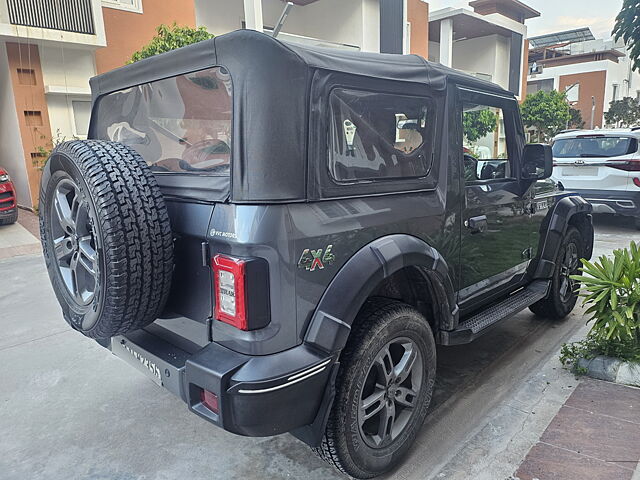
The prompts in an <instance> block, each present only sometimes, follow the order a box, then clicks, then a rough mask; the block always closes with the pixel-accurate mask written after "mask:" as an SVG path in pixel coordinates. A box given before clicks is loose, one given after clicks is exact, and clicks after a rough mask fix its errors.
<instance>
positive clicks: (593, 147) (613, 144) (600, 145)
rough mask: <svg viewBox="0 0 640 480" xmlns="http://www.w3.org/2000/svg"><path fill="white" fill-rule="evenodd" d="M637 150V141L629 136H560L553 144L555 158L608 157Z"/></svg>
mask: <svg viewBox="0 0 640 480" xmlns="http://www.w3.org/2000/svg"><path fill="white" fill-rule="evenodd" d="M637 151H638V141H637V140H636V139H635V138H629V137H605V136H602V137H580V138H562V139H560V140H556V142H555V143H554V144H553V156H554V157H556V158H577V157H581V158H609V157H620V156H622V155H629V154H630V153H635V152H637Z"/></svg>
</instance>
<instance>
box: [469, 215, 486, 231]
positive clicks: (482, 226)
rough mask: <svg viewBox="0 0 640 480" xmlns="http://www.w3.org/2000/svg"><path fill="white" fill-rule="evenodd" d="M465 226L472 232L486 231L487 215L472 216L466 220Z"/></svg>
mask: <svg viewBox="0 0 640 480" xmlns="http://www.w3.org/2000/svg"><path fill="white" fill-rule="evenodd" d="M464 226H465V227H467V228H468V229H469V231H470V232H471V233H484V232H486V231H487V216H486V215H481V216H479V217H472V218H470V219H469V220H467V221H466V222H464Z"/></svg>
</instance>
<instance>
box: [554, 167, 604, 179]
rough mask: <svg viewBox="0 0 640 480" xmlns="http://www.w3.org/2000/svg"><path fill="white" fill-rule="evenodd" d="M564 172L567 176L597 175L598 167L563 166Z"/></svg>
mask: <svg viewBox="0 0 640 480" xmlns="http://www.w3.org/2000/svg"><path fill="white" fill-rule="evenodd" d="M562 174H563V175H564V176H565V177H597V176H598V167H569V168H563V169H562Z"/></svg>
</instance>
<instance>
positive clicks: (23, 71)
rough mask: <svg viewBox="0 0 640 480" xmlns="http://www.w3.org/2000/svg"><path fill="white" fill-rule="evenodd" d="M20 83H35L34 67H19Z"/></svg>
mask: <svg viewBox="0 0 640 480" xmlns="http://www.w3.org/2000/svg"><path fill="white" fill-rule="evenodd" d="M18 83H19V84H20V85H31V86H33V85H35V84H36V72H35V70H33V69H32V68H18Z"/></svg>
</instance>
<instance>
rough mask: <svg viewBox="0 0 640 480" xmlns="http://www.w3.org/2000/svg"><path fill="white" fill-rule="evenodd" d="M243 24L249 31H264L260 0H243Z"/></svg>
mask: <svg viewBox="0 0 640 480" xmlns="http://www.w3.org/2000/svg"><path fill="white" fill-rule="evenodd" d="M244 22H245V25H246V27H247V28H248V29H250V30H257V31H258V32H262V31H264V23H263V20H262V0H244Z"/></svg>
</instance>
